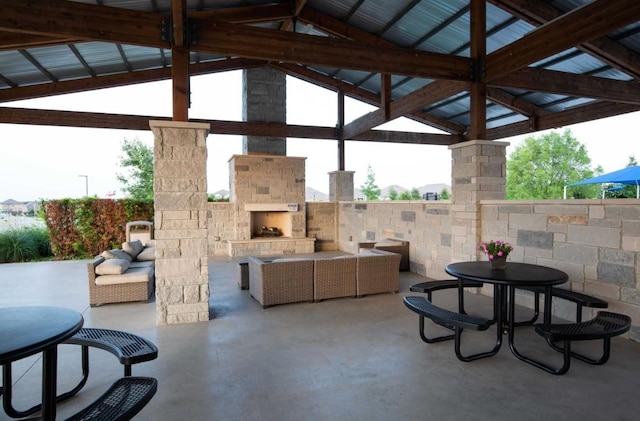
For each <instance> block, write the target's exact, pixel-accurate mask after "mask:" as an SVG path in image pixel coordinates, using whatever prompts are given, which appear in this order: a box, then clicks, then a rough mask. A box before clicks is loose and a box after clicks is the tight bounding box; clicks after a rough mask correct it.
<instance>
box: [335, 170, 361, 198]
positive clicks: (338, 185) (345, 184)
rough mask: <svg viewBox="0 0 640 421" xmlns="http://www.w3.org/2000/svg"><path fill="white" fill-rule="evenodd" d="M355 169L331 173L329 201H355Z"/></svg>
mask: <svg viewBox="0 0 640 421" xmlns="http://www.w3.org/2000/svg"><path fill="white" fill-rule="evenodd" d="M354 173H355V171H331V172H330V173H329V202H353V198H354V196H355V193H354V189H353V174H354Z"/></svg>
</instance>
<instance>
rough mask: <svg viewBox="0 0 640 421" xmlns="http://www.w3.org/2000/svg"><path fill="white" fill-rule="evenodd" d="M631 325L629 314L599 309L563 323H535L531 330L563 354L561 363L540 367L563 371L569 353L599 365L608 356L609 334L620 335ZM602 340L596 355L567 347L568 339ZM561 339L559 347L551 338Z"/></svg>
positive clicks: (566, 365) (570, 355)
mask: <svg viewBox="0 0 640 421" xmlns="http://www.w3.org/2000/svg"><path fill="white" fill-rule="evenodd" d="M630 328H631V318H630V317H629V316H627V315H624V314H618V313H612V312H609V311H599V312H598V314H597V315H596V317H594V318H593V319H591V320H588V321H586V322H580V323H565V324H553V323H552V324H547V325H545V324H544V323H540V324H536V325H535V330H536V332H537V333H538V334H540V335H541V336H543V337H544V338H545V339H546V340H547V342H549V344H550V345H551V346H552V347H553V348H554V349H556V350H557V351H560V352H562V353H563V354H564V361H563V365H562V367H560V368H557V369H553V368H551V367H547V366H545V367H541V368H543V369H545V370H546V371H548V372H550V373H553V374H564V373H566V372H567V371H568V370H569V366H570V363H571V357H574V358H577V359H579V360H581V361H584V362H587V363H589V364H595V365H601V364H604V363H606V362H607V361H608V360H609V355H610V351H611V338H612V337H614V336H618V335H622V334H623V333H625V332H627V331H628V330H629V329H630ZM598 339H602V340H603V352H602V356H601V357H600V358H589V357H587V356H585V355H582V354H578V353H576V352H572V351H571V341H590V340H598ZM560 341H562V342H563V347H562V348H560V347H558V346H556V345H554V342H560Z"/></svg>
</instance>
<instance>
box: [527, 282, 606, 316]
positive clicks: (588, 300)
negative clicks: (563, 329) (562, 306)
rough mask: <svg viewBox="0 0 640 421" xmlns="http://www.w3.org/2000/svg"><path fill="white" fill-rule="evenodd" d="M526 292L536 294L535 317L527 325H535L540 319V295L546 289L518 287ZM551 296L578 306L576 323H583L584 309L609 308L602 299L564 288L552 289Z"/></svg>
mask: <svg viewBox="0 0 640 421" xmlns="http://www.w3.org/2000/svg"><path fill="white" fill-rule="evenodd" d="M518 288H520V289H524V290H526V291H531V292H533V293H534V309H533V313H534V314H533V317H532V318H531V320H529V321H528V322H526V323H527V324H533V323H535V321H536V320H537V319H538V315H539V314H540V294H544V287H538V286H530V287H518ZM551 295H552V296H553V297H557V298H561V299H563V300H567V301H571V302H573V303H575V304H576V323H580V322H581V321H582V307H591V308H607V307H609V303H607V302H606V301H604V300H601V299H600V298H596V297H592V296H591V295H587V294H583V293H581V292H577V291H570V290H568V289H564V288H558V287H552V288H551Z"/></svg>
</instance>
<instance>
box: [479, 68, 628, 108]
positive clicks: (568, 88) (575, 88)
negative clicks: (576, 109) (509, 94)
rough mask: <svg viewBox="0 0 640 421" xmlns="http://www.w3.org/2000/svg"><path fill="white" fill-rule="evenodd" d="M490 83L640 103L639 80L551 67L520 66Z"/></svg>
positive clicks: (537, 90)
mask: <svg viewBox="0 0 640 421" xmlns="http://www.w3.org/2000/svg"><path fill="white" fill-rule="evenodd" d="M491 85H492V86H500V87H508V88H515V89H525V90H529V91H534V92H549V93H555V94H562V95H568V96H574V97H584V98H593V99H601V100H605V101H612V102H625V103H629V104H640V84H638V82H636V81H628V82H627V81H622V80H613V79H607V78H602V77H595V76H588V75H576V74H573V73H565V72H558V71H555V70H546V69H533V68H526V69H521V70H518V71H516V72H513V73H510V74H508V75H505V76H502V77H500V78H498V79H496V80H494V81H493V82H492V83H491Z"/></svg>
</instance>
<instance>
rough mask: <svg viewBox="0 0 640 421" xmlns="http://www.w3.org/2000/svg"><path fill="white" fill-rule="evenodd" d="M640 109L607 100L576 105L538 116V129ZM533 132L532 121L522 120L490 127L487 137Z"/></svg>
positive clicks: (639, 109) (492, 138)
mask: <svg viewBox="0 0 640 421" xmlns="http://www.w3.org/2000/svg"><path fill="white" fill-rule="evenodd" d="M635 111H640V105H635V104H620V103H612V102H607V101H601V102H596V103H592V104H587V105H582V106H579V107H574V108H571V109H569V110H566V111H561V112H558V113H549V114H546V115H542V116H540V117H538V119H537V124H536V128H535V130H536V131H539V130H548V129H556V128H558V127H564V126H568V125H571V124H577V123H583V122H585V121H592V120H599V119H602V118H607V117H613V116H616V115H620V114H626V113H632V112H635ZM530 132H531V127H530V122H529V121H522V122H519V123H513V124H509V125H506V126H501V127H497V128H494V129H489V130H488V131H487V137H488V139H490V140H498V139H504V138H506V137H511V136H517V135H521V134H526V133H530Z"/></svg>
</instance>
